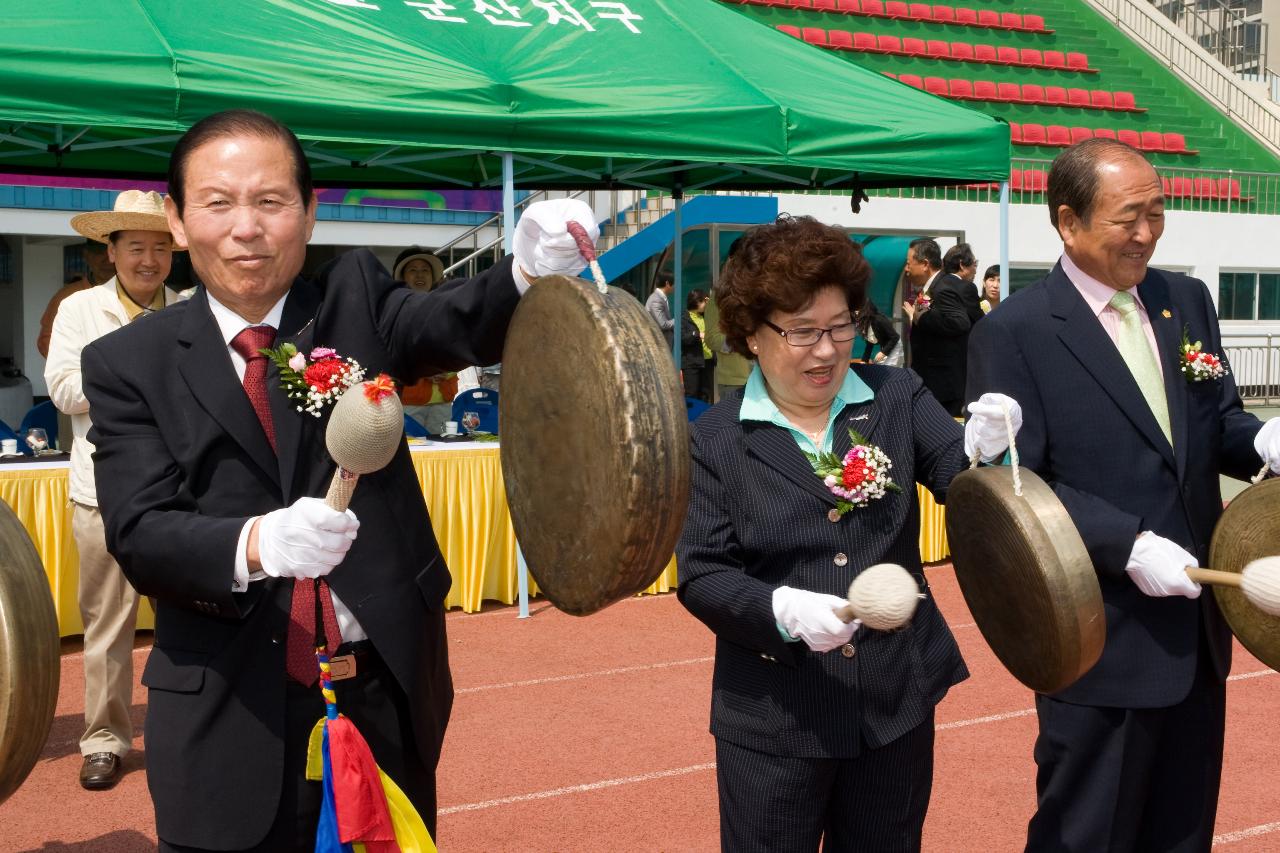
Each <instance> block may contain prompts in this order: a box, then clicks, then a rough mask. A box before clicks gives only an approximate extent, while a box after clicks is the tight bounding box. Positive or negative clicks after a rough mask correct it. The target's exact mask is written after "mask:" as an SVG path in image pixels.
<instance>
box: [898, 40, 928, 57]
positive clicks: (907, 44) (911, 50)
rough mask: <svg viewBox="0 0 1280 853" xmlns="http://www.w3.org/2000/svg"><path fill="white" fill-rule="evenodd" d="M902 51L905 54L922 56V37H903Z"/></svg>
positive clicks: (923, 48) (923, 51)
mask: <svg viewBox="0 0 1280 853" xmlns="http://www.w3.org/2000/svg"><path fill="white" fill-rule="evenodd" d="M902 52H903V53H905V54H906V55H907V56H924V55H925V53H926V50H925V46H924V39H918V38H910V37H907V38H904V39H903V40H902Z"/></svg>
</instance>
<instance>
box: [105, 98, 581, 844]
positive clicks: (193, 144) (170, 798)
mask: <svg viewBox="0 0 1280 853" xmlns="http://www.w3.org/2000/svg"><path fill="white" fill-rule="evenodd" d="M169 189H170V192H171V195H170V196H169V198H168V199H166V201H165V209H166V213H167V215H168V221H169V226H170V228H171V229H172V231H173V234H174V236H175V238H176V240H177V241H178V242H179V243H181V244H184V245H186V246H187V247H188V248H189V251H190V253H191V262H192V265H193V267H194V269H195V271H196V273H197V274H198V275H199V278H200V280H201V281H202V282H203V283H204V287H202V288H201V289H200V290H198V291H197V292H196V294H195V295H194V296H193V297H192V298H191V300H190V301H188V302H186V303H182V304H181V305H180V306H176V307H175V308H174V309H173V310H170V311H165V312H161V313H159V314H157V315H156V316H155V317H153V318H150V320H149V321H148V322H146V323H139V324H135V325H131V326H128V327H126V328H124V329H122V330H120V331H119V332H117V333H114V334H111V335H108V336H106V337H105V338H102V339H100V340H99V341H97V342H95V343H94V344H92V345H91V346H89V347H87V348H86V349H85V352H84V358H83V361H84V373H85V381H86V388H87V392H88V396H89V399H90V401H91V403H92V406H93V411H94V430H93V432H92V437H93V441H94V442H95V444H96V445H97V453H96V455H95V458H94V461H95V464H96V470H97V477H98V485H99V496H100V500H101V506H102V510H103V515H104V518H105V522H106V528H107V542H108V546H109V548H110V550H111V552H112V553H113V554H114V555H115V556H116V557H117V559H118V560H119V561H120V564H121V566H122V567H123V568H124V570H125V573H126V574H127V575H128V577H129V579H130V580H131V581H132V582H133V584H134V586H135V587H137V589H138V591H139V592H141V593H143V594H146V595H151V596H154V597H155V598H156V602H157V607H156V635H155V647H154V649H153V651H152V654H151V657H150V659H149V660H148V661H147V667H146V671H145V673H144V675H143V679H142V680H143V683H144V684H146V685H147V687H148V688H149V689H150V693H149V707H148V711H147V775H148V783H149V786H150V789H151V796H152V799H153V801H154V803H155V809H156V829H157V832H158V834H159V836H160V849H161V850H166V851H167V850H192V849H214V850H261V851H283V850H308V851H309V850H311V849H313V848H314V836H315V827H316V817H317V814H318V811H319V799H320V792H319V785H318V784H317V783H315V782H307V781H306V780H305V778H304V767H305V755H306V743H307V738H308V733H309V731H310V729H311V728H312V726H313V725H314V724H315V722H316V720H318V719H319V718H320V716H321V714H322V713H323V706H322V702H321V698H320V692H319V689H318V687H317V686H316V685H315V678H316V667H315V664H314V655H313V654H309V653H308V646H310V645H311V644H312V641H314V639H315V637H316V633H317V631H316V627H315V623H316V621H317V619H316V611H317V610H318V609H319V610H322V611H323V612H324V619H323V620H322V621H323V623H324V628H325V631H324V634H325V636H326V638H327V642H328V644H329V646H330V648H334V650H335V652H336V655H337V658H344V657H345V658H346V661H345V663H346V666H345V667H344V668H345V669H346V670H347V671H348V674H349V675H350V677H348V678H344V679H340V680H335V683H334V687H335V689H336V692H337V695H338V702H339V707H341V708H342V710H343V713H345V714H346V715H347V716H349V717H350V718H351V719H352V720H353V721H354V722H355V724H356V725H357V727H358V728H359V729H360V731H361V732H362V733H363V735H364V736H365V738H366V739H367V740H368V741H369V744H370V746H371V748H372V750H373V754H374V756H375V758H376V759H377V761H378V763H379V764H380V765H381V767H382V768H383V769H384V770H385V771H386V772H387V773H388V774H389V775H390V776H391V777H392V778H393V779H394V780H395V781H396V782H397V784H398V785H399V786H400V787H401V789H403V790H404V791H405V793H406V794H407V795H408V796H409V798H410V799H411V800H412V802H413V803H414V805H415V806H416V808H417V809H418V812H419V813H420V814H421V815H422V817H423V819H424V820H425V822H426V824H427V826H428V828H429V829H430V830H431V831H432V832H433V833H434V832H435V802H436V799H435V775H434V774H435V767H436V763H437V759H438V757H439V752H440V744H441V740H442V738H443V736H444V730H445V724H446V722H447V720H448V717H449V711H450V707H451V704H452V698H453V689H452V682H451V679H450V675H449V664H448V655H447V648H446V644H445V628H444V614H443V602H444V597H445V594H446V592H447V591H448V588H449V585H450V576H449V571H448V568H447V567H446V566H445V565H444V561H443V558H442V555H441V553H440V548H439V546H438V545H437V543H436V541H435V537H434V536H433V534H432V530H431V524H430V520H429V519H428V517H427V513H426V510H425V506H424V504H423V500H422V494H421V490H420V487H419V485H418V482H417V479H416V477H415V475H414V471H413V467H412V463H411V462H410V460H409V452H408V447H407V445H405V444H404V443H403V442H401V445H400V448H399V450H398V451H397V453H396V456H395V458H394V459H393V460H392V462H391V463H390V464H389V465H388V466H387V467H386V468H385V469H383V470H382V471H379V472H376V473H374V474H371V475H367V476H365V477H362V478H361V481H360V485H359V488H357V489H356V491H355V495H354V498H353V500H352V503H351V509H350V510H349V511H348V512H345V513H338V512H334V511H333V510H330V509H328V508H327V507H325V505H324V504H323V502H322V501H321V500H319V499H318V498H316V497H314V496H316V495H322V494H323V493H324V491H325V489H326V484H327V482H328V480H329V479H330V478H331V476H332V473H333V469H334V466H333V463H332V462H331V461H330V459H329V458H328V454H327V452H326V451H325V444H324V432H325V426H326V423H327V415H328V412H329V411H330V410H329V409H325V410H324V412H323V414H324V416H323V417H319V418H314V417H311V416H310V415H309V414H307V413H305V412H299V411H297V410H296V404H295V403H294V402H293V401H291V400H289V399H287V398H286V396H285V394H284V392H283V390H282V389H281V387H280V378H279V376H278V371H277V370H276V369H274V368H273V369H271V370H270V371H269V372H268V368H267V360H266V359H265V358H263V357H262V355H261V354H260V353H259V349H260V348H261V347H267V346H271V345H272V344H273V343H274V344H276V345H279V344H281V343H284V342H290V343H293V344H295V345H296V346H297V348H298V351H299V353H300V354H304V355H306V354H310V353H312V350H313V347H327V348H331V349H333V350H336V351H337V353H338V354H339V355H340V356H341V357H346V358H353V359H355V360H356V361H358V362H359V363H360V364H361V365H362V366H363V367H364V368H365V370H366V371H368V373H369V374H370V375H376V374H377V373H379V372H386V373H389V374H391V375H393V376H394V377H396V378H397V379H399V380H402V381H413V380H415V379H418V378H420V377H422V376H424V375H428V374H430V373H434V372H438V371H439V370H441V369H456V368H457V367H461V366H463V365H466V364H490V363H493V362H495V361H497V360H498V358H499V357H500V354H501V347H502V341H503V338H504V336H505V333H506V328H507V324H508V323H509V321H510V318H511V314H512V312H513V311H514V310H515V307H516V304H517V301H518V299H519V296H520V293H521V292H523V289H524V288H525V287H527V286H528V280H529V277H530V276H531V275H545V274H549V273H553V272H559V273H567V274H576V273H577V272H580V271H581V270H582V268H583V266H584V264H583V262H582V261H581V259H580V258H579V257H578V252H577V249H576V247H575V246H571V245H569V244H571V243H572V238H571V237H570V236H569V235H568V234H567V233H565V228H564V222H565V219H566V218H568V217H572V218H574V219H577V220H578V221H580V222H582V223H583V225H584V226H586V227H587V228H588V230H589V231H591V230H592V229H594V226H595V222H594V218H593V217H592V214H591V212H590V210H589V209H588V208H587V207H586V205H584V204H582V203H581V202H573V201H569V200H557V201H553V202H547V203H546V204H545V205H543V206H542V207H538V206H531V207H530V209H529V210H528V211H526V212H525V214H524V217H525V220H527V222H526V221H524V220H522V222H521V224H520V233H522V234H529V235H531V236H530V239H527V240H524V241H523V245H524V246H525V251H523V253H522V254H521V260H520V261H519V262H518V263H516V264H513V260H512V259H511V258H507V259H505V260H504V261H502V262H500V263H499V264H497V265H496V266H494V267H493V268H492V269H490V270H488V271H486V272H485V273H483V274H481V275H480V276H478V277H476V278H475V279H473V280H471V281H470V282H466V283H460V284H459V285H458V286H454V287H448V288H441V289H438V290H435V291H432V292H430V293H416V292H414V291H412V290H410V289H409V288H406V287H403V286H401V285H399V283H397V282H395V281H394V280H393V279H392V278H391V276H390V275H388V274H387V272H386V270H385V269H383V268H382V266H381V265H380V264H378V262H377V261H376V259H375V258H374V257H373V255H372V254H371V253H370V252H368V251H367V250H357V251H355V252H351V253H349V254H346V255H343V256H341V257H339V258H337V259H336V260H334V261H333V262H331V263H330V264H329V265H327V266H326V267H325V268H323V269H322V270H321V271H320V272H319V273H318V274H317V276H316V277H315V279H314V280H311V281H308V280H304V279H302V278H299V277H298V272H299V270H300V269H301V267H302V263H303V258H304V255H305V252H306V243H307V240H308V239H309V238H310V235H311V231H312V228H313V226H314V223H315V211H316V204H315V196H314V193H313V192H312V189H311V176H310V171H309V168H308V166H307V162H306V159H305V156H304V155H303V152H302V149H301V146H300V145H299V144H298V140H297V138H296V137H295V136H294V135H293V134H292V133H291V132H290V131H289V130H288V128H286V127H284V126H283V125H281V124H279V123H278V122H276V121H275V120H274V119H271V118H270V117H268V116H265V115H262V114H261V113H254V112H249V111H243V110H234V111H230V112H226V113H219V114H217V115H213V116H210V117H208V118H206V119H204V120H202V121H200V122H198V123H197V124H196V125H195V126H193V127H192V128H191V129H190V130H189V131H188V132H187V133H186V134H185V135H184V136H183V137H182V139H180V140H179V141H178V143H177V145H176V146H175V147H174V151H173V155H172V159H171V162H170V170H169ZM593 236H594V235H593ZM520 245H521V240H520V239H517V246H520ZM524 271H528V272H524ZM357 531H358V533H359V535H358V536H357ZM317 579H324V580H325V581H327V583H320V582H317ZM330 588H331V589H332V593H330ZM339 632H340V633H341V637H340V638H339V637H338V636H337V634H338V633H339ZM308 657H310V658H311V661H310V662H308V660H307V659H308ZM337 658H335V660H336V659H337ZM286 673H288V675H286Z"/></svg>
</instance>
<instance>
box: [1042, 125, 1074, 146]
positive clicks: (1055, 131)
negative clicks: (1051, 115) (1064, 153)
mask: <svg viewBox="0 0 1280 853" xmlns="http://www.w3.org/2000/svg"><path fill="white" fill-rule="evenodd" d="M1045 134H1046V136H1047V139H1046V144H1047V145H1053V146H1055V147H1057V148H1066V147H1067V146H1068V145H1070V144H1071V131H1070V130H1069V129H1067V127H1066V126H1065V125H1061V124H1051V125H1049V126H1048V127H1046V128H1045Z"/></svg>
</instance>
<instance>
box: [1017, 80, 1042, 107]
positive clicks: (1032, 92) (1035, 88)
mask: <svg viewBox="0 0 1280 853" xmlns="http://www.w3.org/2000/svg"><path fill="white" fill-rule="evenodd" d="M1022 103H1024V104H1043V103H1045V99H1044V87H1043V86H1041V85H1039V84H1037V83H1023V84H1022Z"/></svg>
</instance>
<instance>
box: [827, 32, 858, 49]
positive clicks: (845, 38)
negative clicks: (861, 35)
mask: <svg viewBox="0 0 1280 853" xmlns="http://www.w3.org/2000/svg"><path fill="white" fill-rule="evenodd" d="M827 43H828V44H830V45H831V46H832V47H833V48H835V49H836V50H853V33H851V32H849V31H848V30H828V31H827Z"/></svg>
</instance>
